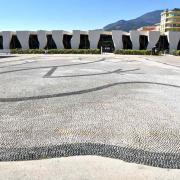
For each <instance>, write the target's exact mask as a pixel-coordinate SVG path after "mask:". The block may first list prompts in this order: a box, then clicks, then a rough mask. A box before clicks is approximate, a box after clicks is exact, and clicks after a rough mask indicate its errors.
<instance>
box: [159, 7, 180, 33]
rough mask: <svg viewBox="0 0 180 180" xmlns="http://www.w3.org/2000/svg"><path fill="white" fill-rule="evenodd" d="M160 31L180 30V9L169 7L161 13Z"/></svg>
mask: <svg viewBox="0 0 180 180" xmlns="http://www.w3.org/2000/svg"><path fill="white" fill-rule="evenodd" d="M160 31H161V32H167V31H180V9H178V8H175V9H172V10H168V9H167V10H165V11H163V12H162V13H161V23H160Z"/></svg>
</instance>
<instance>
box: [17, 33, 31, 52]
mask: <svg viewBox="0 0 180 180" xmlns="http://www.w3.org/2000/svg"><path fill="white" fill-rule="evenodd" d="M16 34H17V38H18V39H19V42H20V43H21V46H22V49H29V36H30V31H17V32H16Z"/></svg>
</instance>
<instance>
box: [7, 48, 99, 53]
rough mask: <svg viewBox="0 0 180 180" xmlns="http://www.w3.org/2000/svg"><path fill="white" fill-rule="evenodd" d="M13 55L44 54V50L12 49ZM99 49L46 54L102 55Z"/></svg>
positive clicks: (60, 51)
mask: <svg viewBox="0 0 180 180" xmlns="http://www.w3.org/2000/svg"><path fill="white" fill-rule="evenodd" d="M11 53H12V54H44V53H45V50H43V49H11ZM100 53H101V52H100V50H99V49H49V50H46V54H100Z"/></svg>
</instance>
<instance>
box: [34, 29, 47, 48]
mask: <svg viewBox="0 0 180 180" xmlns="http://www.w3.org/2000/svg"><path fill="white" fill-rule="evenodd" d="M47 34H48V32H47V31H43V30H40V31H37V37H38V41H39V49H44V48H45V47H46V45H47Z"/></svg>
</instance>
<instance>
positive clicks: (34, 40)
mask: <svg viewBox="0 0 180 180" xmlns="http://www.w3.org/2000/svg"><path fill="white" fill-rule="evenodd" d="M29 49H39V41H38V37H37V35H30V36H29Z"/></svg>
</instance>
